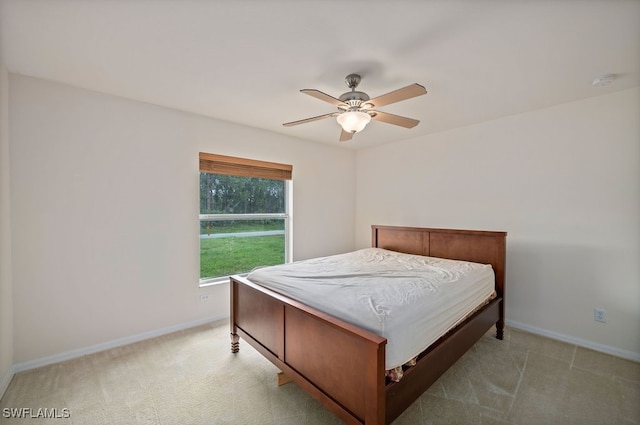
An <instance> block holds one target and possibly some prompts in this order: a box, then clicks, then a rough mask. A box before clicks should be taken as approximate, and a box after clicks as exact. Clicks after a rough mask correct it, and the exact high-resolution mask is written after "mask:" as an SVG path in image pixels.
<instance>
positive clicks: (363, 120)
mask: <svg viewBox="0 0 640 425" xmlns="http://www.w3.org/2000/svg"><path fill="white" fill-rule="evenodd" d="M336 119H337V121H338V124H340V126H342V129H343V130H344V131H346V132H347V133H357V132H359V131H362V130H364V128H365V127H366V126H367V124H369V121H371V116H370V115H369V114H367V113H365V112H360V111H349V112H345V113H343V114H340V115H338V117H337V118H336Z"/></svg>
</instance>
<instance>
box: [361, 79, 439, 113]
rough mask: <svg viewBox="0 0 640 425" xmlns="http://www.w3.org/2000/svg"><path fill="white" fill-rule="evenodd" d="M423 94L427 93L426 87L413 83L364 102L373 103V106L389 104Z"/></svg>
mask: <svg viewBox="0 0 640 425" xmlns="http://www.w3.org/2000/svg"><path fill="white" fill-rule="evenodd" d="M423 94H427V89H425V88H424V87H423V86H421V85H420V84H417V83H414V84H411V85H410V86H407V87H403V88H401V89H398V90H394V91H392V92H389V93H387V94H383V95H382V96H378V97H374V98H373V99H369V100H367V101H366V102H365V103H366V104H369V105H373V107H374V108H377V107H380V106H384V105H390V104H392V103H396V102H400V101H401V100H407V99H411V98H412V97H416V96H422V95H423Z"/></svg>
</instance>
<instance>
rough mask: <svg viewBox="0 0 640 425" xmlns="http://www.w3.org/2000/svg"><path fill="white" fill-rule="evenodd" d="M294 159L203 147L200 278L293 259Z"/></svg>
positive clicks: (219, 276)
mask: <svg viewBox="0 0 640 425" xmlns="http://www.w3.org/2000/svg"><path fill="white" fill-rule="evenodd" d="M291 174H292V167H291V165H286V164H277V163H272V162H265V161H256V160H252V159H243V158H234V157H229V156H222V155H214V154H207V153H200V284H208V283H213V282H216V281H221V280H223V279H225V278H226V277H227V276H229V275H233V274H243V273H247V272H249V271H251V270H252V269H253V268H254V267H257V266H271V265H275V264H282V263H285V262H288V261H290V241H291V238H290V229H291V223H290V221H291V213H290V193H291Z"/></svg>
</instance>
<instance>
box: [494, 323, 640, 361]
mask: <svg viewBox="0 0 640 425" xmlns="http://www.w3.org/2000/svg"><path fill="white" fill-rule="evenodd" d="M505 324H506V325H507V326H510V327H512V328H514V329H519V330H521V331H526V332H530V333H532V334H536V335H540V336H544V337H547V338H551V339H555V340H558V341H562V342H567V343H569V344H574V345H578V346H580V347H584V348H589V349H591V350H594V351H599V352H601V353H606V354H611V355H612V356H616V357H621V358H623V359H627V360H633V361H636V362H640V353H634V352H633V351H627V350H621V349H619V348H616V347H611V346H609V345H604V344H598V343H595V342H591V341H587V340H584V339H580V338H575V337H572V336H568V335H564V334H561V333H558V332H553V331H548V330H546V329H540V328H536V327H535V326H530V325H525V324H524V323H519V322H513V321H511V320H507V321H506V322H505Z"/></svg>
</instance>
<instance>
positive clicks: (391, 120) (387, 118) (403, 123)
mask: <svg viewBox="0 0 640 425" xmlns="http://www.w3.org/2000/svg"><path fill="white" fill-rule="evenodd" d="M370 112H371V113H370V114H369V115H371V119H374V120H376V121H382V122H385V123H387V124H393V125H399V126H400V127H404V128H413V127H415V126H416V125H418V124H419V123H420V121H418V120H414V119H413V118H407V117H401V116H400V115H393V114H389V113H386V112H380V111H370Z"/></svg>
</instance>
